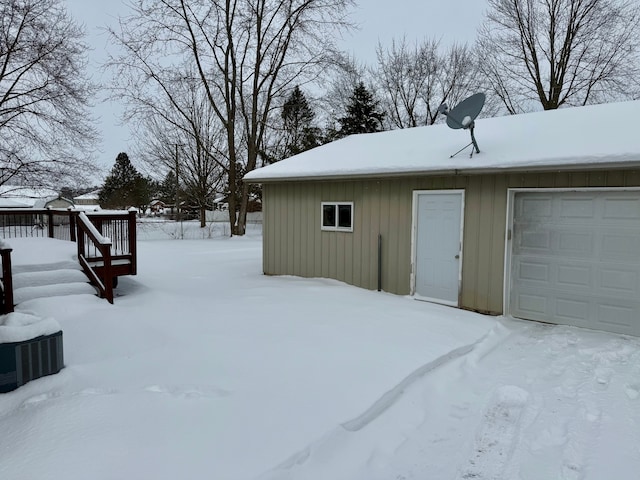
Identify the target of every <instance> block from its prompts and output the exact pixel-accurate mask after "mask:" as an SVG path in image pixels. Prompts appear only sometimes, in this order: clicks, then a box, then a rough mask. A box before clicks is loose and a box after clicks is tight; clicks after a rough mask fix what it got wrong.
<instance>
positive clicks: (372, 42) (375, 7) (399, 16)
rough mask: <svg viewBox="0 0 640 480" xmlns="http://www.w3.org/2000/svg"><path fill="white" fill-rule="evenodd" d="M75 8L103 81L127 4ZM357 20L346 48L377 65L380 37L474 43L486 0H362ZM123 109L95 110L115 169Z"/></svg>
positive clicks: (74, 4) (101, 0)
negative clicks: (110, 28)
mask: <svg viewBox="0 0 640 480" xmlns="http://www.w3.org/2000/svg"><path fill="white" fill-rule="evenodd" d="M66 1H67V5H68V8H69V12H70V13H71V15H73V16H74V18H75V19H76V20H78V21H79V22H80V23H82V24H84V26H85V29H86V32H87V43H89V45H90V46H91V47H92V49H93V51H92V53H91V58H90V68H91V74H92V75H93V76H94V79H95V80H97V81H100V80H102V77H101V73H100V70H99V65H100V64H101V63H102V62H103V61H104V60H105V55H106V54H105V47H106V43H107V37H106V35H105V34H104V33H102V32H101V31H100V28H101V27H104V26H106V25H115V24H116V22H117V17H118V15H126V13H127V11H128V9H127V7H126V4H125V3H124V2H122V1H120V0H66ZM358 3H359V5H358V7H356V9H355V10H354V11H353V14H352V20H353V21H354V22H355V23H357V24H358V25H359V30H357V31H354V32H352V33H351V34H348V35H347V36H346V37H345V40H344V43H343V45H342V47H343V48H344V50H346V51H349V52H351V53H352V54H353V56H354V57H355V58H357V59H358V60H360V61H362V62H366V63H374V62H375V50H376V45H377V44H378V41H380V42H381V43H382V44H383V45H389V44H390V43H391V39H393V38H401V37H402V36H403V35H404V36H406V38H407V40H408V41H410V42H413V41H415V40H422V39H423V38H426V37H428V38H432V37H434V38H439V39H441V41H442V42H443V43H446V44H448V43H453V42H455V41H458V42H472V41H473V40H474V38H475V32H476V29H477V27H478V26H479V25H480V22H481V20H482V16H483V14H484V10H485V8H486V0H360V1H359V2H358ZM121 112H122V108H121V107H120V106H119V105H117V104H114V103H112V102H108V101H107V102H102V101H101V99H97V100H96V106H95V108H94V114H95V115H96V116H97V117H98V118H99V119H100V123H99V125H98V128H99V129H100V132H101V134H102V137H103V141H102V147H101V153H100V154H99V161H100V164H101V165H103V166H105V167H106V168H107V169H109V168H111V166H112V165H113V163H114V161H115V158H116V156H117V155H118V153H119V152H122V151H126V152H128V151H130V150H131V148H132V146H133V144H132V143H131V142H130V138H129V137H130V134H129V129H128V127H127V126H126V125H120V119H119V115H120V114H121Z"/></svg>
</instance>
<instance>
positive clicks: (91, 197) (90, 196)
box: [73, 190, 100, 200]
mask: <svg viewBox="0 0 640 480" xmlns="http://www.w3.org/2000/svg"><path fill="white" fill-rule="evenodd" d="M99 196H100V190H94V191H93V192H88V193H85V194H83V195H78V196H77V197H74V198H73V199H74V200H97V199H98V197H99Z"/></svg>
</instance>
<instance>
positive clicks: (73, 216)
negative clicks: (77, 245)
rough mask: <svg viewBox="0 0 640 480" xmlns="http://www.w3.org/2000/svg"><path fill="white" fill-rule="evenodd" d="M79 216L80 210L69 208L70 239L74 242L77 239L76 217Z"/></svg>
mask: <svg viewBox="0 0 640 480" xmlns="http://www.w3.org/2000/svg"><path fill="white" fill-rule="evenodd" d="M77 216H78V212H73V211H71V210H69V240H71V241H72V242H76V241H77V238H78V237H77V235H76V217H77Z"/></svg>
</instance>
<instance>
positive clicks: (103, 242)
mask: <svg viewBox="0 0 640 480" xmlns="http://www.w3.org/2000/svg"><path fill="white" fill-rule="evenodd" d="M0 238H2V239H3V241H2V242H1V243H0V258H1V259H2V278H1V282H0V289H1V290H2V295H1V297H2V302H1V303H0V313H7V312H10V311H13V307H14V302H13V282H12V252H13V247H12V239H14V243H16V245H19V244H20V243H23V247H22V248H24V243H25V241H26V240H28V241H29V243H31V244H32V245H33V246H32V248H29V250H30V253H29V254H28V255H25V254H24V252H19V253H18V252H16V253H14V257H15V260H17V261H18V263H22V262H24V259H26V258H29V260H28V261H30V262H33V263H36V262H37V260H36V259H37V257H38V256H47V255H49V256H51V255H52V254H53V252H52V251H51V250H52V249H53V248H54V247H53V245H54V244H53V243H48V242H46V241H44V240H45V239H47V238H51V239H56V240H62V241H64V242H65V245H69V246H72V245H74V243H75V246H74V250H75V255H74V258H75V262H77V264H79V265H80V267H81V268H82V270H83V271H84V273H85V275H86V276H87V278H88V279H89V282H90V283H91V284H92V285H94V286H95V287H96V288H97V290H98V291H99V292H100V296H101V297H103V298H106V299H107V300H108V301H109V302H110V303H113V289H114V288H115V286H116V285H117V282H118V277H120V276H124V275H135V274H136V273H137V248H136V247H137V245H136V212H135V211H131V212H95V213H84V212H80V211H74V210H55V209H0ZM18 239H20V240H18ZM23 239H24V240H23ZM34 242H41V243H40V244H39V245H40V246H39V247H38V246H36V245H34ZM66 242H69V243H66ZM72 242H73V243H72ZM47 245H48V246H47ZM22 248H21V250H22ZM55 248H56V249H61V246H60V243H59V242H58V243H57V244H56V247H55ZM67 251H71V250H70V249H67ZM21 259H22V260H21Z"/></svg>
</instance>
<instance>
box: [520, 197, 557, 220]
mask: <svg viewBox="0 0 640 480" xmlns="http://www.w3.org/2000/svg"><path fill="white" fill-rule="evenodd" d="M552 203H553V197H552V196H551V195H540V196H539V197H536V198H521V199H520V202H519V203H518V204H517V206H516V208H517V210H518V211H521V212H523V213H524V215H525V216H526V217H527V218H544V219H549V218H551V213H552Z"/></svg>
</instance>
